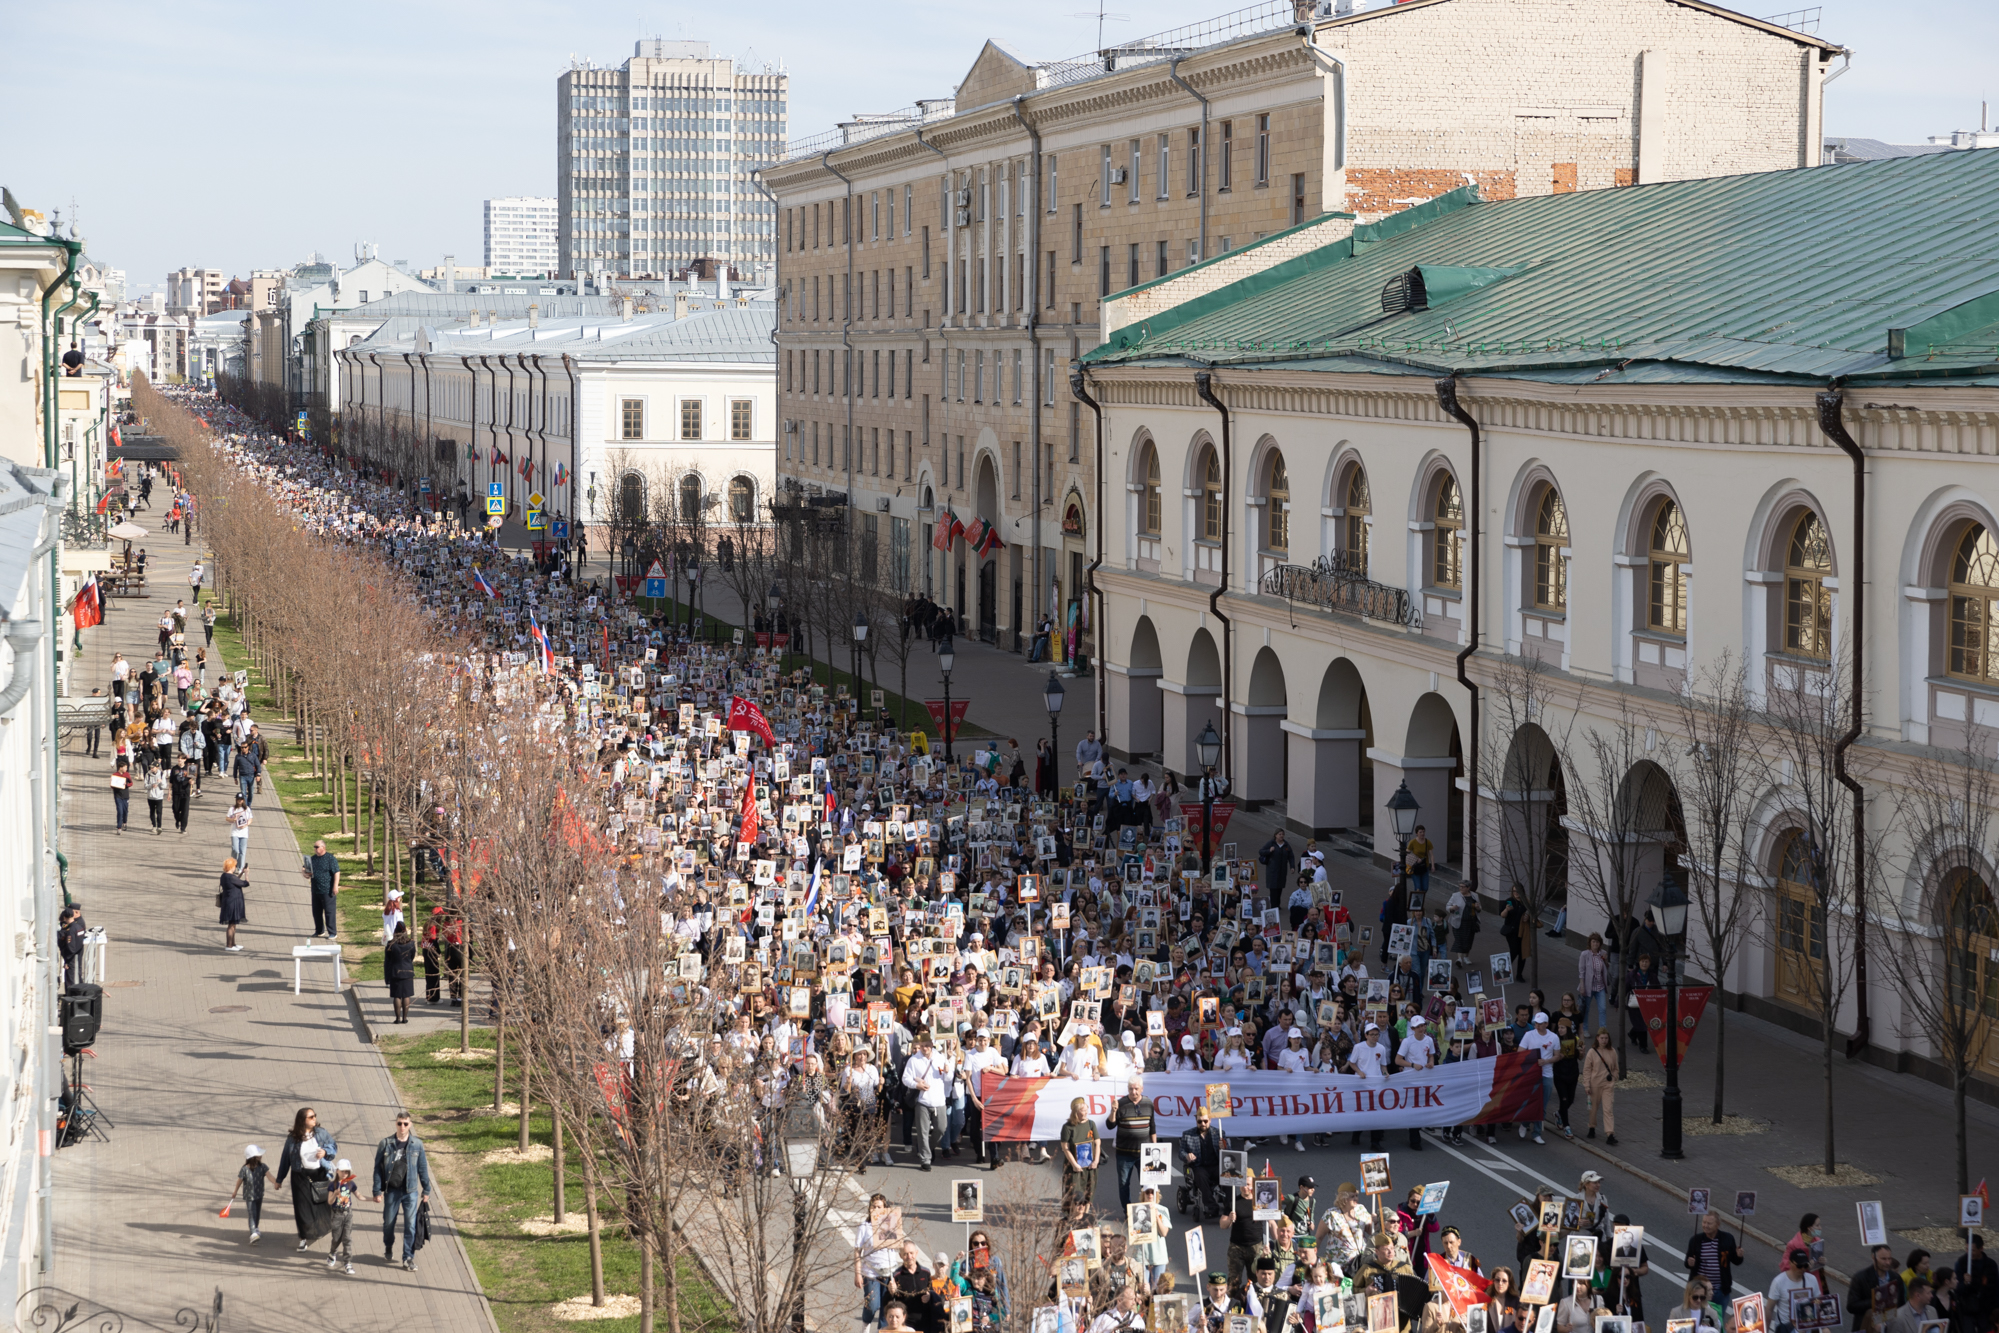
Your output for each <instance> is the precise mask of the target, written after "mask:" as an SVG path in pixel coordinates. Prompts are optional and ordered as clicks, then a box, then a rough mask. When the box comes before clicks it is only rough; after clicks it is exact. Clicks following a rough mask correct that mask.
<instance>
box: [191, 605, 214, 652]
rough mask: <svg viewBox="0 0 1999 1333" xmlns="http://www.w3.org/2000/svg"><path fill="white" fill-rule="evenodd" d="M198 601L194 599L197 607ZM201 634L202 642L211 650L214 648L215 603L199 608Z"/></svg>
mask: <svg viewBox="0 0 1999 1333" xmlns="http://www.w3.org/2000/svg"><path fill="white" fill-rule="evenodd" d="M200 601H201V599H200V598H199V597H197V598H195V602H196V604H197V605H198V604H199V603H200ZM201 633H202V636H203V638H202V642H203V643H204V644H206V645H207V646H208V647H210V648H213V647H214V646H215V603H213V602H210V603H209V604H208V605H207V606H204V607H202V608H201Z"/></svg>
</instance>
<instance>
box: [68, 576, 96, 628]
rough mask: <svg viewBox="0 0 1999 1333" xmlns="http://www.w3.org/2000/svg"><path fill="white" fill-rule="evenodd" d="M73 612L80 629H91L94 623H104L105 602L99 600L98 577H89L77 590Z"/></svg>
mask: <svg viewBox="0 0 1999 1333" xmlns="http://www.w3.org/2000/svg"><path fill="white" fill-rule="evenodd" d="M72 614H73V615H74V616H75V618H76V627H77V628H78V629H89V628H90V627H91V626H92V625H102V624H103V623H104V603H103V602H101V601H99V600H98V593H97V579H96V578H95V577H94V576H93V577H91V578H90V579H87V580H86V581H85V582H84V585H83V587H82V588H80V589H78V590H77V594H76V604H75V609H74V611H73V612H72Z"/></svg>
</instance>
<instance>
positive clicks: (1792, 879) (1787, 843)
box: [1777, 829, 1825, 1007]
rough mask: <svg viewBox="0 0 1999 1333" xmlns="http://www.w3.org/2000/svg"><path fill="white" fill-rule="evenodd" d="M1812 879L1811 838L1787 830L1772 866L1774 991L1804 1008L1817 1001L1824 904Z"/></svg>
mask: <svg viewBox="0 0 1999 1333" xmlns="http://www.w3.org/2000/svg"><path fill="white" fill-rule="evenodd" d="M1817 878H1818V876H1817V871H1816V868H1815V867H1814V866H1813V864H1812V843H1811V839H1810V838H1808V837H1806V836H1805V833H1804V831H1803V830H1802V829H1791V830H1790V831H1789V832H1787V833H1786V834H1785V835H1784V849H1783V855H1782V857H1781V858H1780V860H1779V861H1778V868H1777V994H1778V996H1779V998H1781V999H1785V1000H1788V1001H1790V1002H1791V1003H1792V1004H1797V1005H1803V1006H1806V1007H1810V1006H1812V1005H1814V1004H1816V1003H1817V996H1818V992H1819V970H1820V966H1821V964H1822V963H1823V962H1824V960H1825V908H1824V906H1823V905H1822V904H1821V903H1820V902H1819V896H1818V891H1817V889H1816V887H1815V885H1816V883H1817Z"/></svg>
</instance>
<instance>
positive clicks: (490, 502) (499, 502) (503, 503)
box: [486, 495, 507, 518]
mask: <svg viewBox="0 0 1999 1333" xmlns="http://www.w3.org/2000/svg"><path fill="white" fill-rule="evenodd" d="M486 512H487V513H488V514H491V515H492V516H493V517H495V518H504V517H506V513H507V497H506V496H504V495H489V496H487V497H486Z"/></svg>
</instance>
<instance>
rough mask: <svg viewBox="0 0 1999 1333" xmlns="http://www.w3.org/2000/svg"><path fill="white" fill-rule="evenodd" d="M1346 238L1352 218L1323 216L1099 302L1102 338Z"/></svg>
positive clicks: (1332, 214)
mask: <svg viewBox="0 0 1999 1333" xmlns="http://www.w3.org/2000/svg"><path fill="white" fill-rule="evenodd" d="M1351 235H1353V218H1352V216H1351V215H1349V214H1346V213H1323V214H1321V215H1320V216H1318V217H1317V218H1314V219H1313V220H1312V221H1310V222H1308V223H1306V224H1304V225H1303V226H1299V227H1295V228H1292V229H1290V230H1288V231H1284V232H1280V233H1279V234H1278V235H1276V236H1274V237H1271V238H1270V239H1269V240H1265V241H1260V242H1256V243H1254V244H1252V245H1250V246H1248V247H1247V248H1244V249H1240V250H1236V251H1233V252H1231V253H1229V254H1226V255H1223V256H1221V257H1220V258H1218V259H1213V260H1210V261H1209V262H1208V263H1205V264H1202V265H1201V266H1200V267H1198V268H1192V269H1189V270H1187V271H1186V272H1185V273H1182V274H1180V275H1178V276H1176V277H1172V278H1168V279H1167V280H1166V281H1164V282H1155V283H1153V284H1151V285H1149V286H1145V287H1140V288H1137V289H1136V290H1134V291H1132V292H1131V293H1130V294H1128V295H1122V296H1115V297H1112V298H1111V299H1110V300H1108V301H1106V302H1105V303H1104V314H1103V336H1104V338H1106V339H1109V338H1110V336H1111V335H1112V334H1113V333H1116V332H1117V331H1118V330H1119V329H1121V328H1125V327H1126V326H1128V325H1131V324H1136V323H1139V322H1140V321H1141V320H1146V319H1150V318H1151V317H1152V316H1154V315H1156V314H1158V313H1159V312H1160V311H1162V310H1170V309H1172V308H1173V307H1174V306H1176V305H1181V304H1183V303H1184V302H1187V301H1191V300H1193V299H1195V298H1196V297H1200V296H1206V295H1207V294H1208V293H1210V292H1216V291H1220V290H1221V289H1222V288H1224V287H1226V286H1228V285H1229V284H1230V283H1233V282H1240V281H1242V280H1243V279H1244V278H1247V277H1250V276H1251V275H1253V274H1257V273H1261V272H1263V271H1264V270H1265V269H1267V268H1271V267H1272V266H1274V265H1277V264H1281V263H1283V262H1284V261H1285V260H1287V259H1295V258H1297V257H1298V256H1299V255H1303V254H1308V253H1310V252H1311V251H1313V250H1316V249H1318V248H1319V247H1321V246H1323V245H1329V244H1331V243H1332V242H1334V241H1340V240H1345V239H1346V238H1347V237H1349V236H1351Z"/></svg>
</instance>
